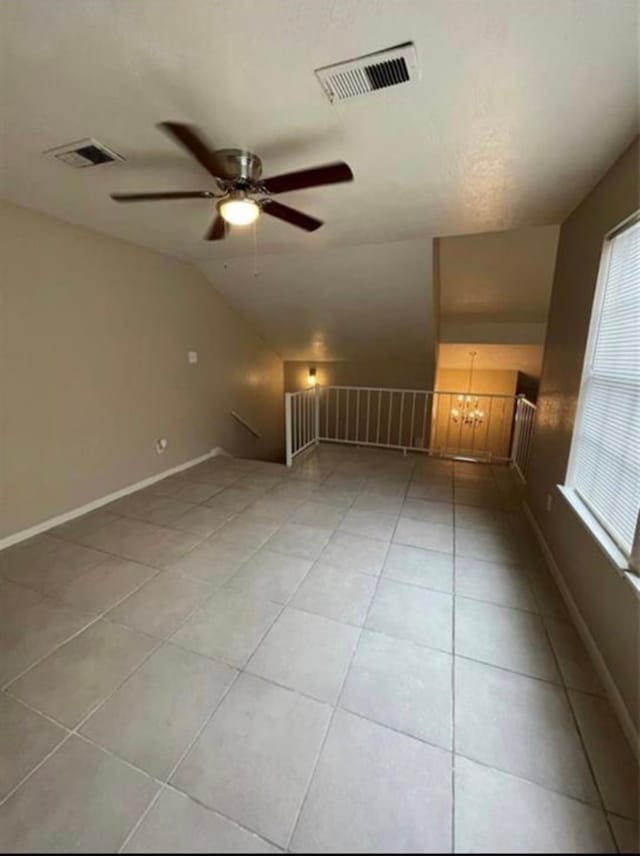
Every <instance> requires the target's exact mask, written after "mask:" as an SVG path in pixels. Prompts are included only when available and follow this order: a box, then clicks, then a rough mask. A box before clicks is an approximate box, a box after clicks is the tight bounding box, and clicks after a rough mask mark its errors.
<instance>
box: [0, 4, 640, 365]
mask: <svg viewBox="0 0 640 856" xmlns="http://www.w3.org/2000/svg"><path fill="white" fill-rule="evenodd" d="M636 39H637V6H636V3H635V2H631V1H629V2H628V1H627V0H616V2H615V3H612V2H611V0H553V2H545V0H456V2H452V0H313V2H311V0H19V2H11V0H0V40H1V42H0V81H1V82H0V114H1V115H2V128H1V131H0V134H1V137H0V145H1V149H0V196H2V197H4V198H6V199H7V200H9V201H11V202H14V203H16V204H18V205H23V206H26V207H30V208H35V209H37V210H41V211H44V212H47V213H50V214H53V215H55V216H57V217H60V218H62V219H66V220H69V221H71V222H74V223H82V224H83V225H86V226H88V227H89V228H93V229H96V230H98V231H103V232H107V233H109V234H112V235H115V236H118V237H121V238H124V239H125V240H128V241H132V242H134V243H138V244H141V245H143V246H147V247H150V248H152V249H155V250H158V251H161V252H164V253H168V254H171V255H175V256H178V257H180V258H183V259H189V260H193V261H197V262H200V263H201V264H202V268H203V269H204V270H205V271H206V272H207V275H208V276H210V277H211V278H212V282H213V284H214V285H215V286H216V287H218V288H220V290H221V291H223V293H224V294H225V296H226V297H227V298H228V300H229V301H230V302H231V303H232V304H233V305H235V306H236V307H238V308H239V309H241V310H242V311H245V312H246V313H247V314H249V315H251V317H253V318H254V320H255V321H256V323H258V324H259V329H260V331H261V332H262V334H263V335H264V337H265V338H266V339H267V341H269V342H270V343H272V344H274V345H275V346H276V347H278V348H279V349H280V350H282V351H283V352H284V353H286V354H288V355H290V356H293V355H298V356H302V357H303V358H307V357H311V356H314V346H313V342H314V339H313V335H314V331H315V330H316V329H320V328H322V330H323V331H324V335H325V337H326V340H327V341H328V342H331V343H334V344H335V348H334V344H332V345H331V348H328V350H327V353H326V357H327V358H328V359H330V358H340V354H341V353H342V352H343V351H344V350H349V351H350V352H352V351H354V350H359V351H361V350H362V349H364V348H365V346H366V347H367V348H369V349H370V348H371V342H370V341H369V340H368V339H367V337H366V336H364V335H363V333H362V331H364V330H366V331H374V332H375V334H376V335H377V336H379V337H380V339H381V341H382V340H384V342H385V343H391V342H392V341H393V337H394V336H396V335H397V331H398V330H403V329H406V330H408V331H410V332H409V333H407V337H406V342H405V343H404V344H403V345H402V348H401V349H403V350H404V349H411V348H412V347H413V346H414V345H415V344H416V342H422V341H423V340H424V337H425V336H427V335H428V332H427V328H426V327H425V328H424V329H423V331H422V333H421V334H419V333H416V332H415V325H416V313H415V312H414V306H413V303H412V300H413V296H414V294H415V280H414V273H415V271H414V268H413V267H412V266H409V268H408V271H405V269H404V267H403V265H402V264H400V265H398V266H397V267H396V268H395V270H394V271H393V276H392V277H391V279H388V278H383V277H382V276H379V275H378V273H377V271H376V270H375V265H377V264H378V256H376V255H374V254H371V256H370V261H369V263H368V266H367V264H366V263H365V264H362V260H361V258H360V256H361V253H362V250H361V249H358V247H366V246H370V245H373V244H380V243H381V242H389V241H400V240H407V239H420V240H422V241H425V243H428V241H429V239H430V238H431V237H432V236H437V235H440V236H441V235H458V234H466V233H474V232H484V231H491V230H500V229H508V228H515V227H522V226H532V225H544V224H550V223H558V222H560V220H561V219H562V218H563V217H564V216H565V215H566V214H567V213H568V211H569V210H570V209H571V208H572V207H573V206H574V205H575V204H576V203H577V202H578V201H579V200H580V198H581V197H582V196H583V195H584V194H585V193H586V192H587V191H588V190H589V189H590V188H591V186H592V185H593V184H594V183H595V182H596V181H597V179H598V178H599V177H600V176H601V175H602V174H603V172H604V171H605V170H606V168H607V167H608V166H609V164H610V163H611V162H612V161H613V160H614V159H615V157H616V156H617V155H618V154H619V153H620V152H621V150H622V149H623V148H624V147H625V146H626V145H627V144H628V143H629V142H630V141H631V139H632V137H633V136H634V134H635V131H636V110H637V61H638V60H637V42H636ZM407 40H413V41H414V42H415V44H416V48H417V52H418V58H419V62H420V66H421V79H420V81H419V83H417V84H415V85H406V86H400V87H396V88H392V89H389V90H385V91H382V92H379V93H375V94H373V95H371V96H367V97H364V98H361V99H356V100H353V101H348V102H345V103H337V104H334V105H331V104H330V103H329V102H328V101H327V100H326V98H325V96H324V94H323V93H322V91H321V89H320V86H319V84H318V82H317V80H316V79H315V77H314V74H313V69H314V68H315V67H317V66H321V65H326V64H328V63H333V62H337V61H340V60H343V59H347V58H350V57H354V56H358V55H360V54H363V53H368V52H371V51H375V50H379V49H381V48H384V47H387V46H391V45H395V44H398V43H400V42H405V41H407ZM166 119H173V120H182V121H189V122H193V123H195V124H196V125H198V126H200V127H201V128H202V129H203V130H204V131H205V133H206V134H207V136H208V137H209V138H210V140H211V141H213V142H214V143H215V144H216V146H217V147H225V146H242V147H247V148H250V149H252V150H254V151H256V152H257V153H258V154H259V155H261V157H262V158H263V160H264V163H265V173H266V174H275V173H279V172H282V171H285V170H289V169H298V168H302V167H305V166H308V165H313V164H317V163H323V162H327V161H332V160H335V159H344V160H346V161H347V162H348V163H349V164H350V165H351V166H352V168H353V171H354V173H355V181H354V182H353V184H350V185H340V186H335V187H325V188H318V189H315V190H308V191H302V192H298V193H290V194H285V195H283V196H282V197H281V198H282V200H283V201H284V202H286V203H289V204H294V205H296V206H299V207H300V208H301V209H302V210H304V211H308V212H309V213H310V214H314V215H316V216H319V217H320V218H323V219H326V226H325V227H324V228H323V229H321V230H319V231H318V232H316V233H313V234H311V235H309V234H306V233H303V232H300V231H298V230H296V229H294V228H292V227H289V226H287V225H286V224H284V223H281V222H279V221H276V220H274V219H272V218H268V217H262V218H260V220H259V222H258V227H257V252H258V254H259V255H260V256H262V260H261V267H262V269H263V270H264V271H265V273H264V276H263V277H262V278H260V277H258V278H247V277H246V276H245V275H244V274H242V273H241V272H238V277H237V279H234V278H231V277H227V278H226V279H223V278H220V275H219V266H218V265H219V263H220V262H222V261H224V260H225V259H232V258H236V257H239V256H246V257H249V259H250V258H251V256H252V255H253V253H254V252H255V251H256V250H255V248H254V241H253V235H252V232H251V231H244V232H241V231H238V232H236V233H235V234H233V235H232V236H231V238H230V239H229V240H228V241H226V242H224V243H222V242H221V243H215V244H214V243H207V242H204V241H202V240H201V236H202V235H203V233H204V232H205V230H206V229H207V227H208V225H209V223H210V221H211V218H212V210H211V209H212V206H211V203H210V202H208V201H202V200H196V201H188V202H175V203H157V204H146V205H145V204H141V205H135V206H134V205H131V206H126V207H125V206H118V205H117V204H115V203H113V202H112V201H110V199H109V196H108V195H109V192H111V191H116V190H117V191H136V190H141V191H143V190H175V189H184V190H193V189H206V188H208V187H210V184H209V181H208V179H207V175H206V174H205V173H204V172H203V171H202V170H201V169H200V168H199V167H198V166H197V165H196V164H195V163H194V162H193V161H191V160H190V159H189V158H188V157H187V156H186V155H185V154H184V153H183V152H182V151H181V150H180V149H178V148H177V147H176V146H174V145H173V144H172V143H171V141H169V140H168V139H166V138H165V137H164V136H163V135H162V134H160V133H159V132H158V131H157V130H156V129H155V128H154V124H155V123H156V122H158V121H160V120H166ZM87 136H93V137H96V138H97V139H98V140H100V141H101V142H103V143H105V144H106V145H108V146H110V147H111V148H113V149H115V150H116V151H118V152H120V153H122V154H123V155H124V156H125V157H126V158H127V161H126V163H123V164H112V165H108V166H104V167H98V168H96V169H88V170H73V169H70V168H68V167H65V166H64V165H62V164H60V163H57V162H53V161H51V160H48V159H46V158H43V157H42V155H41V152H42V151H43V150H45V149H48V148H50V147H53V146H58V145H61V144H64V143H67V142H70V141H73V140H77V139H80V138H83V137H87ZM348 246H351V247H352V248H353V249H354V259H355V260H354V262H353V264H354V265H355V266H361V268H360V269H361V279H360V289H361V290H360V291H359V292H357V294H358V295H359V311H358V312H356V311H355V310H354V309H353V306H352V303H353V301H350V300H347V299H346V298H345V300H346V303H347V304H348V305H349V307H348V311H342V310H341V308H340V307H344V305H345V304H344V303H340V304H338V303H335V294H334V292H335V288H336V284H335V283H334V282H329V281H328V280H327V279H325V278H323V277H321V278H318V276H316V274H313V275H310V276H309V277H306V276H301V275H300V274H299V271H300V262H299V258H300V254H304V253H305V252H306V251H309V252H310V253H311V254H314V255H315V256H316V258H319V256H317V255H316V254H322V253H325V252H329V251H330V250H331V249H333V248H339V247H341V248H345V247H348ZM274 254H278V257H279V259H280V262H279V265H280V266H279V268H278V274H277V275H276V274H275V273H274V274H271V273H269V276H270V277H272V278H273V282H272V281H271V280H268V278H267V273H266V271H267V269H269V270H271V269H272V267H273V266H274V262H273V261H272V259H273V258H274ZM249 259H246V260H245V261H246V263H247V264H249ZM425 260H426V261H427V262H428V253H427V254H426V255H425ZM314 264H315V263H314ZM315 269H316V270H321V269H322V264H319V265H316V266H315ZM330 269H331V270H334V269H333V268H332V262H331V260H329V261H328V262H327V270H330ZM386 270H387V269H385V271H386ZM334 273H335V275H339V271H338V272H335V271H334ZM383 279H384V281H385V282H386V285H387V287H388V288H389V289H392V292H391V293H390V294H388V295H386V297H385V299H383V300H381V299H379V298H380V294H381V292H380V288H381V287H382V283H383ZM368 280H370V281H371V282H372V291H371V292H368V291H367V288H366V283H367V281H368ZM267 282H269V288H270V289H271V291H270V295H269V300H266V299H265V297H264V294H263V290H264V288H265V286H266V284H267ZM283 283H288V286H287V287H284V285H283ZM294 283H295V285H294ZM349 287H350V288H353V287H354V286H353V283H351V285H350V286H349ZM423 299H424V300H425V301H427V303H428V300H429V284H428V283H427V289H426V291H425V293H424V295H423ZM330 301H334V303H333V305H332V304H331V303H330ZM301 306H302V307H303V308H304V307H306V309H305V312H307V310H308V308H309V307H311V306H314V308H315V309H316V314H315V315H314V316H313V318H312V319H311V320H308V321H305V324H304V325H303V326H304V330H305V334H304V335H302V334H301V333H300V327H299V326H298V325H299V324H300V323H301V318H302V317H305V318H306V317H307V315H308V314H309V313H308V312H307V315H304V313H302V312H301V309H300V307H301ZM420 311H422V310H420ZM285 316H288V317H285ZM418 317H420V318H422V316H421V315H419V316H418ZM294 322H295V323H294ZM367 335H368V334H367ZM305 337H306V338H305ZM344 343H347V344H349V343H351V344H350V346H349V348H346V346H345V345H344ZM385 347H386V345H385ZM389 347H390V348H391V350H393V348H392V347H391V345H389ZM395 347H396V348H397V347H399V346H395Z"/></svg>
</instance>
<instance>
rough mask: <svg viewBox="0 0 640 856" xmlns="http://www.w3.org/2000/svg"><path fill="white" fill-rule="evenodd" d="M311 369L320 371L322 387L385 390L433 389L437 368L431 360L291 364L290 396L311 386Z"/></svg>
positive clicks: (286, 372) (286, 378)
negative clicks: (364, 387) (435, 369)
mask: <svg viewBox="0 0 640 856" xmlns="http://www.w3.org/2000/svg"><path fill="white" fill-rule="evenodd" d="M309 366H315V367H316V378H317V380H318V383H319V384H321V385H322V386H376V387H380V386H383V387H389V388H390V389H431V388H432V386H433V366H432V365H431V364H430V361H427V360H424V361H422V362H418V361H416V362H403V361H401V360H384V361H376V360H362V361H356V360H353V361H344V362H313V361H309V362H304V361H295V360H287V361H285V364H284V387H285V391H286V392H295V391H296V390H297V389H304V388H305V387H307V386H308V383H307V379H308V375H309Z"/></svg>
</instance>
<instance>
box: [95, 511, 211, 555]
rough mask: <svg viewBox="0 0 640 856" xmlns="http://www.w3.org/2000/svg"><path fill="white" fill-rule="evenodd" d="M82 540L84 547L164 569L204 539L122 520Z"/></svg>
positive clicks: (143, 522)
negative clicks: (85, 545) (90, 547)
mask: <svg viewBox="0 0 640 856" xmlns="http://www.w3.org/2000/svg"><path fill="white" fill-rule="evenodd" d="M82 540H83V543H84V544H88V545H89V546H92V547H96V548H97V549H98V550H104V551H105V552H107V553H112V554H113V555H115V556H121V557H122V558H124V559H132V560H133V561H135V562H141V563H142V564H143V565H144V564H148V565H151V566H152V567H163V566H164V565H165V564H167V563H169V562H171V561H175V560H176V559H178V558H179V557H180V556H181V555H183V554H184V553H187V552H188V551H189V550H191V549H192V548H193V547H195V546H196V544H198V543H200V541H201V540H202V539H201V538H200V536H198V535H193V534H192V533H191V532H178V531H177V530H175V529H166V528H164V527H162V526H156V525H155V524H154V523H146V522H145V521H143V520H132V519H129V518H124V517H123V518H119V519H118V520H116V521H114V522H113V523H109V524H108V525H107V526H103V527H102V529H98V531H97V532H93V533H92V534H91V535H88V536H87V537H86V538H83V539H82Z"/></svg>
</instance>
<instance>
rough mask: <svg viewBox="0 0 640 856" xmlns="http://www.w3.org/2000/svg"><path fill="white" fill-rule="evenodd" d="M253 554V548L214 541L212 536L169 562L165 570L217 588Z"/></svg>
mask: <svg viewBox="0 0 640 856" xmlns="http://www.w3.org/2000/svg"><path fill="white" fill-rule="evenodd" d="M254 553H255V548H254V547H243V546H241V545H240V544H234V543H225V542H224V541H216V539H215V536H214V537H213V538H211V539H207V540H206V541H203V542H202V544H199V545H198V546H197V547H195V548H194V549H193V550H190V551H189V552H188V553H187V554H186V555H185V556H182V558H180V559H177V560H176V561H175V562H171V563H170V564H169V565H167V570H169V571H171V572H172V573H176V574H180V575H181V576H185V577H190V578H191V579H194V580H201V581H202V582H207V583H211V584H212V585H214V586H216V587H218V586H221V585H223V584H224V583H226V582H227V580H229V579H231V577H232V576H233V575H234V574H235V572H236V571H237V570H238V568H240V567H241V566H242V565H243V564H244V563H245V562H246V561H247V559H249V558H250V557H251V556H252V555H253V554H254Z"/></svg>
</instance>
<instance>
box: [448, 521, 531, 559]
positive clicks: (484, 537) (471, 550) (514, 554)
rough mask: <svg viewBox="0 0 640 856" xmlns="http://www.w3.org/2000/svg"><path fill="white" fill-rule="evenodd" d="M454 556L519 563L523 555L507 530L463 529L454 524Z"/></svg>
mask: <svg viewBox="0 0 640 856" xmlns="http://www.w3.org/2000/svg"><path fill="white" fill-rule="evenodd" d="M455 546H456V556H469V557H471V558H472V559H474V558H475V559H482V560H483V561H486V562H498V563H500V562H502V563H505V564H508V565H521V564H522V563H523V557H522V555H521V553H520V551H519V549H518V548H517V546H516V543H515V541H514V540H513V538H512V537H511V535H510V534H509V533H508V532H501V531H499V530H498V531H493V530H490V529H464V528H463V527H462V526H459V525H456V534H455Z"/></svg>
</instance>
